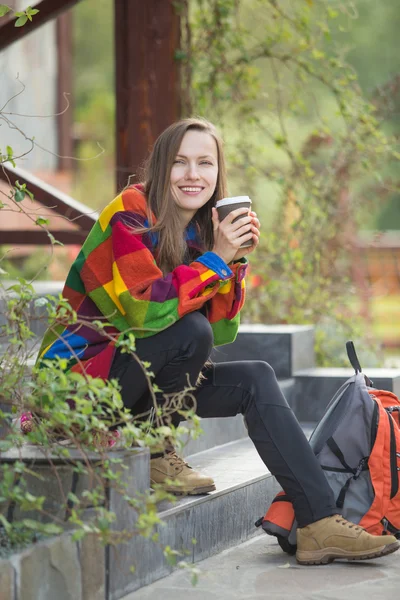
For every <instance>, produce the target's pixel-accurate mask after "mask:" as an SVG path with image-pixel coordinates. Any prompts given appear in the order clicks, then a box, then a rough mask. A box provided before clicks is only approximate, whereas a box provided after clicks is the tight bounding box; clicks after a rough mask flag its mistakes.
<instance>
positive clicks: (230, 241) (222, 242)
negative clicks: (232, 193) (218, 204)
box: [212, 207, 254, 264]
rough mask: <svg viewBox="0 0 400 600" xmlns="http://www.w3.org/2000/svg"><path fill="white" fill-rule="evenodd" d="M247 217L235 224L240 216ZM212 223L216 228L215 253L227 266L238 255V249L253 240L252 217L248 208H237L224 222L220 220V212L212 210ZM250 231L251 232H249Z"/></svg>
mask: <svg viewBox="0 0 400 600" xmlns="http://www.w3.org/2000/svg"><path fill="white" fill-rule="evenodd" d="M246 213H247V216H245V217H242V218H241V219H238V220H237V221H236V223H233V222H232V221H234V220H235V219H236V217H238V216H240V215H245V214H246ZM212 221H213V226H214V247H213V252H215V254H218V256H220V257H221V258H222V260H224V261H225V262H226V263H227V264H228V263H230V262H231V261H232V260H233V258H234V256H235V255H236V253H237V251H238V248H240V246H241V245H242V244H243V242H247V241H248V240H251V239H252V238H253V233H254V232H253V226H251V227H249V225H250V224H251V222H252V217H251V216H250V214H249V209H248V208H243V207H242V208H237V209H236V210H233V211H232V212H230V213H229V214H227V215H226V217H225V219H224V220H223V221H220V220H219V218H218V211H217V209H216V208H215V207H213V208H212ZM249 229H250V231H249Z"/></svg>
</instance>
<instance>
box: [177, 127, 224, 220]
mask: <svg viewBox="0 0 400 600" xmlns="http://www.w3.org/2000/svg"><path fill="white" fill-rule="evenodd" d="M217 178H218V149H217V143H216V141H215V139H214V138H213V136H212V135H210V134H209V133H205V132H203V131H196V130H189V131H187V132H186V133H185V135H184V136H183V139H182V143H181V146H180V148H179V151H178V154H177V155H176V157H175V161H174V164H173V165H172V170H171V180H170V181H171V191H172V195H173V198H174V200H175V202H176V203H177V205H178V206H179V207H180V209H181V212H182V216H183V218H184V220H185V223H186V224H187V223H189V221H190V220H191V219H192V217H193V216H194V215H195V213H196V212H197V211H198V210H199V208H201V207H202V206H204V204H206V203H207V202H208V201H209V200H210V198H211V196H212V195H213V193H214V191H215V187H216V185H217Z"/></svg>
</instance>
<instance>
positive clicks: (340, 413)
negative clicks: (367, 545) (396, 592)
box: [256, 342, 400, 554]
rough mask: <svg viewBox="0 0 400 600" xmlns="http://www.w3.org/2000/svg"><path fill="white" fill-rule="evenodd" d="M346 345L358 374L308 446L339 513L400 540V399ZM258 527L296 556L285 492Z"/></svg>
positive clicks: (293, 525) (293, 527) (341, 391)
mask: <svg viewBox="0 0 400 600" xmlns="http://www.w3.org/2000/svg"><path fill="white" fill-rule="evenodd" d="M346 347H347V354H348V356H349V359H350V362H351V364H352V365H353V367H354V369H355V371H356V373H355V375H353V377H351V378H350V379H348V380H347V381H346V383H345V384H344V385H342V387H341V388H340V389H339V390H338V392H337V393H336V394H335V396H334V397H333V398H332V400H331V402H330V403H329V405H328V407H327V409H326V411H325V413H324V415H323V417H322V418H321V420H320V422H319V423H318V424H317V426H316V428H315V429H314V432H313V433H312V435H311V438H310V445H311V447H312V448H313V450H314V453H315V455H316V457H317V458H318V461H319V463H320V464H321V467H322V469H323V470H324V473H325V475H326V477H327V480H328V482H329V485H330V486H331V488H332V490H333V492H334V495H335V498H336V506H337V508H338V512H340V513H341V514H342V515H343V516H344V517H345V518H346V519H348V520H349V521H353V522H354V523H357V524H360V525H361V526H362V527H364V528H365V529H366V530H367V531H368V532H369V533H371V534H375V535H385V534H392V535H395V536H396V537H397V538H398V539H400V485H399V475H400V401H399V399H398V398H397V396H396V395H395V394H393V393H392V392H389V391H386V390H377V389H374V388H373V387H372V382H371V381H370V380H369V379H368V377H366V376H365V375H364V374H363V373H362V372H361V367H360V363H359V361H358V358H357V355H356V352H355V349H354V345H353V343H352V342H347V344H346ZM260 525H262V528H263V530H264V531H265V532H266V533H268V534H269V535H274V536H276V537H277V538H278V542H279V544H280V546H281V548H282V549H283V550H284V551H285V552H288V553H289V554H294V553H295V552H296V528H297V524H296V520H295V516H294V511H293V507H292V503H291V502H290V500H289V498H288V497H287V496H286V494H285V493H284V492H280V493H279V494H277V496H276V497H275V498H274V500H273V501H272V504H271V506H270V508H269V509H268V511H267V514H266V515H265V517H263V518H261V519H259V520H258V521H257V522H256V526H257V527H258V526H260Z"/></svg>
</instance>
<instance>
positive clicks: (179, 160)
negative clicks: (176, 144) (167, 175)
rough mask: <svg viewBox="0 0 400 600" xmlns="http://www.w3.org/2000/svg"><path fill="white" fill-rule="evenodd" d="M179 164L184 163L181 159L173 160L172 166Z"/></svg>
mask: <svg viewBox="0 0 400 600" xmlns="http://www.w3.org/2000/svg"><path fill="white" fill-rule="evenodd" d="M177 163H180V164H181V165H183V163H184V161H183V160H182V159H181V158H177V159H175V160H174V165H175V164H177Z"/></svg>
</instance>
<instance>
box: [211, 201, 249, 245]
mask: <svg viewBox="0 0 400 600" xmlns="http://www.w3.org/2000/svg"><path fill="white" fill-rule="evenodd" d="M215 208H216V209H217V211H218V218H219V220H220V222H221V221H223V220H224V219H225V217H226V216H227V215H229V213H230V212H232V211H233V210H236V209H237V208H248V209H249V210H250V209H251V200H250V198H249V197H248V196H233V197H232V198H223V199H222V200H218V202H217V203H216V205H215ZM247 214H248V213H243V214H242V215H239V216H238V217H236V218H235V219H234V220H233V221H232V223H235V222H236V221H237V220H238V219H242V218H243V217H246V216H247ZM248 231H251V226H250V225H249V229H248ZM247 233H248V232H246V233H244V234H243V235H246V234H247ZM252 245H253V239H250V240H247V241H246V242H243V244H242V245H241V246H240V247H241V248H249V247H250V246H252Z"/></svg>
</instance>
